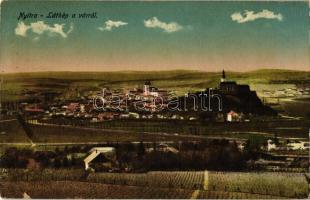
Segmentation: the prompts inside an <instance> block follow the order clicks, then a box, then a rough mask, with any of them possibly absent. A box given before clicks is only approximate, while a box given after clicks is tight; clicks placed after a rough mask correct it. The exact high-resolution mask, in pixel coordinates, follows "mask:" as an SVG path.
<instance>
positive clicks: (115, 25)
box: [98, 20, 128, 31]
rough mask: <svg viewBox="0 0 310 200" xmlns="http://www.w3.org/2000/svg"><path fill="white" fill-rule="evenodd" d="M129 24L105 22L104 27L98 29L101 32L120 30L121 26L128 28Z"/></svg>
mask: <svg viewBox="0 0 310 200" xmlns="http://www.w3.org/2000/svg"><path fill="white" fill-rule="evenodd" d="M127 24H128V23H127V22H123V21H112V20H108V21H106V22H105V26H104V27H98V29H99V30H100V31H111V30H112V29H114V28H118V27H120V26H126V25H127Z"/></svg>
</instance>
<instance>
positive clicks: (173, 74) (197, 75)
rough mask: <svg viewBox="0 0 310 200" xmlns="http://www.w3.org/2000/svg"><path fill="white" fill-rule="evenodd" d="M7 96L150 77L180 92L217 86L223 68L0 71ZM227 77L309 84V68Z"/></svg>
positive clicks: (127, 83) (138, 82)
mask: <svg viewBox="0 0 310 200" xmlns="http://www.w3.org/2000/svg"><path fill="white" fill-rule="evenodd" d="M1 76H2V77H3V80H4V82H3V85H2V92H3V93H2V94H3V96H4V99H3V100H5V99H7V100H14V99H19V98H20V95H21V94H24V93H25V92H29V91H31V92H37V91H45V92H46V91H48V92H58V93H59V92H60V93H64V92H66V91H71V90H72V91H73V90H79V91H87V90H101V89H102V88H103V87H107V88H111V89H119V88H134V87H142V85H143V83H144V81H145V80H150V81H151V82H152V84H153V85H154V86H156V87H158V88H162V89H167V90H170V91H171V90H172V91H175V92H176V93H177V94H180V95H181V94H185V93H187V92H189V91H190V92H194V91H201V90H203V89H205V88H208V87H216V86H217V85H218V83H219V80H220V77H221V72H205V71H190V70H173V71H146V72H143V71H120V72H33V73H9V74H1ZM226 76H227V79H229V80H234V81H236V82H237V83H239V84H248V85H250V87H251V88H252V85H254V84H270V83H273V84H283V83H288V84H309V85H310V71H293V70H279V69H263V70H257V71H250V72H230V71H228V72H226Z"/></svg>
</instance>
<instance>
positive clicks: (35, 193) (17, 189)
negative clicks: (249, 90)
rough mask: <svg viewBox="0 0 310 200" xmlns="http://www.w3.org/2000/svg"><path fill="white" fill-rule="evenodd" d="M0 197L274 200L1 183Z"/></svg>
mask: <svg viewBox="0 0 310 200" xmlns="http://www.w3.org/2000/svg"><path fill="white" fill-rule="evenodd" d="M2 188H3V189H2V195H3V197H7V198H22V197H23V194H24V192H26V194H27V195H28V196H30V197H31V198H41V199H42V198H87V199H104V198H108V199H150V198H152V199H189V198H202V199H215V198H219V199H224V198H233V199H240V198H243V199H274V198H280V197H274V196H270V195H258V194H248V193H235V192H223V191H202V190H188V189H175V188H173V189H171V188H156V187H137V186H126V185H106V184H101V183H87V182H77V181H75V182H73V181H47V182H46V181H44V182H41V181H38V182H31V183H29V182H18V183H16V182H4V183H2Z"/></svg>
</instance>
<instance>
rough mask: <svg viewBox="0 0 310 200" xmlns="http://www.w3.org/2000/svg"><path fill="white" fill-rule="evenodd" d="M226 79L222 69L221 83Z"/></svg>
mask: <svg viewBox="0 0 310 200" xmlns="http://www.w3.org/2000/svg"><path fill="white" fill-rule="evenodd" d="M225 81H226V76H225V71H224V70H223V71H222V78H221V83H223V82H225Z"/></svg>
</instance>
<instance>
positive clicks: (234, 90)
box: [180, 70, 277, 115]
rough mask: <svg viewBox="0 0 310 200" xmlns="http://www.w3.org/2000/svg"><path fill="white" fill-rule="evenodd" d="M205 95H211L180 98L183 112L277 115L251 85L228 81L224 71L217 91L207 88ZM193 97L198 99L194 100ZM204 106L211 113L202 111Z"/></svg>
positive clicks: (196, 94) (197, 93)
mask: <svg viewBox="0 0 310 200" xmlns="http://www.w3.org/2000/svg"><path fill="white" fill-rule="evenodd" d="M205 93H206V94H207V95H209V97H208V98H203V95H201V93H199V92H196V93H192V94H188V95H186V96H184V97H182V98H180V104H181V108H182V107H184V108H186V110H183V111H187V112H191V111H197V112H200V111H201V113H202V115H210V114H211V113H215V114H216V113H225V114H227V113H229V112H231V111H235V112H238V113H244V114H253V115H277V112H276V111H275V110H273V109H272V108H270V107H269V106H266V105H264V104H263V102H262V101H261V100H260V99H259V97H258V96H257V94H256V91H252V90H251V89H250V86H249V85H243V84H237V83H236V82H235V81H230V80H227V79H226V74H225V71H224V70H223V71H222V76H221V79H220V82H219V85H218V87H217V88H215V89H212V88H207V89H206V90H205ZM193 96H195V97H197V98H196V99H195V98H192V97H193ZM202 105H207V106H209V108H208V111H209V112H205V110H204V111H202V110H203V109H201V108H202ZM195 106H196V107H195Z"/></svg>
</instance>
